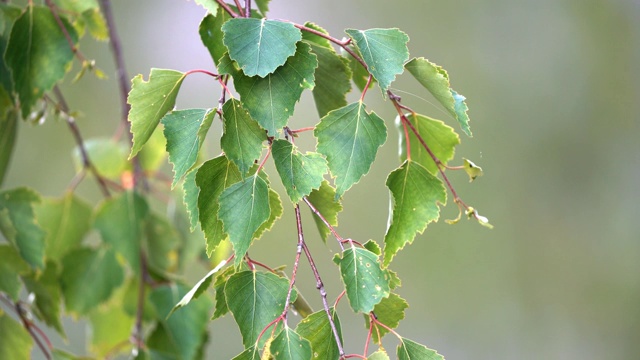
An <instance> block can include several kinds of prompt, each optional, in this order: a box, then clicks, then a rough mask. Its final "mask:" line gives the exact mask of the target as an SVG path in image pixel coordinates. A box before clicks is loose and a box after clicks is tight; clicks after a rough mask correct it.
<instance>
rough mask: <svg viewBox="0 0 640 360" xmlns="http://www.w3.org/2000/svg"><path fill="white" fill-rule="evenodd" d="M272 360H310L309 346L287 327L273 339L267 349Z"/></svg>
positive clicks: (307, 341) (307, 342) (306, 341)
mask: <svg viewBox="0 0 640 360" xmlns="http://www.w3.org/2000/svg"><path fill="white" fill-rule="evenodd" d="M269 349H270V351H271V354H272V355H273V357H274V359H278V360H310V359H311V344H310V343H309V340H307V339H305V338H303V337H302V336H300V335H299V334H298V333H296V332H295V331H294V330H292V329H291V328H289V327H288V326H286V325H285V326H284V329H282V331H280V333H279V334H278V335H277V336H276V337H275V339H273V341H272V342H271V345H270V347H269Z"/></svg>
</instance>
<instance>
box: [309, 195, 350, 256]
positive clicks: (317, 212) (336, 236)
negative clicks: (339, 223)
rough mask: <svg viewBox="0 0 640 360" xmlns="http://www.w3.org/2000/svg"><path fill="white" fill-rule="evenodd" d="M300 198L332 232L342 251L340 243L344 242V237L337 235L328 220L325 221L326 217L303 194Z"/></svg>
mask: <svg viewBox="0 0 640 360" xmlns="http://www.w3.org/2000/svg"><path fill="white" fill-rule="evenodd" d="M302 200H303V201H304V202H305V203H306V204H307V206H309V209H311V212H313V213H314V214H315V215H316V216H317V217H318V218H319V219H320V220H321V221H322V222H323V223H324V225H325V226H326V227H327V228H329V231H331V234H333V236H334V237H335V238H336V240H337V241H338V244H340V249H342V250H343V251H344V246H343V245H342V243H343V242H344V239H343V238H342V237H341V236H340V235H338V233H337V232H336V230H335V229H334V228H333V226H331V224H329V221H327V219H326V218H325V217H324V216H323V215H322V213H320V211H318V209H316V208H315V206H313V204H312V203H311V202H310V201H309V199H308V198H307V197H306V196H304V197H303V198H302Z"/></svg>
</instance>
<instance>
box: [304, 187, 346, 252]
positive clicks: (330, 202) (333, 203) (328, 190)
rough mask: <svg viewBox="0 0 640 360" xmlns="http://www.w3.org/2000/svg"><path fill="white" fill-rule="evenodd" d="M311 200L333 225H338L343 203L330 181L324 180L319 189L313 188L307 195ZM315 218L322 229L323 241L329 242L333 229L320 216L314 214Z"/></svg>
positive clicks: (320, 229)
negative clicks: (337, 196) (328, 238)
mask: <svg viewBox="0 0 640 360" xmlns="http://www.w3.org/2000/svg"><path fill="white" fill-rule="evenodd" d="M307 199H308V200H309V202H310V203H311V204H312V205H313V207H315V208H316V210H318V211H319V212H320V214H322V216H323V217H324V218H325V220H327V222H328V223H329V224H330V225H331V226H333V227H336V226H338V213H339V212H340V211H342V204H340V200H338V199H336V189H334V188H333V187H331V185H329V182H328V181H326V180H324V181H323V182H322V184H321V185H320V188H319V189H318V190H313V191H312V192H311V194H309V196H308V197H307ZM313 220H314V221H315V223H316V226H317V227H318V231H320V237H321V238H322V241H324V242H325V243H326V242H327V237H328V236H329V234H331V231H330V230H329V228H327V226H326V225H325V224H324V222H323V221H322V220H321V219H320V217H318V216H316V215H315V214H314V215H313Z"/></svg>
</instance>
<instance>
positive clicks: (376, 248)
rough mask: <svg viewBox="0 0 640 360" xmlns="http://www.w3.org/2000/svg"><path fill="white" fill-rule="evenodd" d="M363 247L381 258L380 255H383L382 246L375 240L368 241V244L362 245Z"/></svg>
mask: <svg viewBox="0 0 640 360" xmlns="http://www.w3.org/2000/svg"><path fill="white" fill-rule="evenodd" d="M362 247H364V248H365V249H367V250H369V251H371V252H372V253H374V254H376V255H377V256H380V254H382V249H380V245H378V243H377V242H375V241H374V240H367V242H366V243H364V244H362Z"/></svg>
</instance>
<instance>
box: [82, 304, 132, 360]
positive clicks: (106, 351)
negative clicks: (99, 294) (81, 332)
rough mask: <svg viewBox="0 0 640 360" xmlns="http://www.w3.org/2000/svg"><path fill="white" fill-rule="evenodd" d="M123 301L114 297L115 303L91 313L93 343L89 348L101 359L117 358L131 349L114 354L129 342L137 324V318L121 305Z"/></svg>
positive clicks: (100, 307) (90, 322) (97, 308)
mask: <svg viewBox="0 0 640 360" xmlns="http://www.w3.org/2000/svg"><path fill="white" fill-rule="evenodd" d="M121 300H122V299H121V298H120V297H119V296H114V298H113V301H110V302H109V303H107V304H105V305H103V306H98V307H96V308H95V309H93V310H92V311H91V313H89V324H90V325H91V331H90V332H89V333H90V334H91V342H90V343H89V348H90V349H91V353H92V354H94V355H96V356H98V357H99V358H105V357H107V355H110V356H111V357H115V355H117V354H121V353H123V352H124V351H127V350H128V351H130V349H127V348H126V347H125V348H120V350H121V351H119V352H116V353H113V352H114V350H117V349H118V348H119V346H118V345H120V344H122V343H123V342H125V341H127V339H128V338H129V337H130V336H131V329H133V326H134V324H135V317H133V316H131V315H130V314H128V313H127V312H126V311H125V310H124V309H123V308H122V305H121V303H120V301H121Z"/></svg>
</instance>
